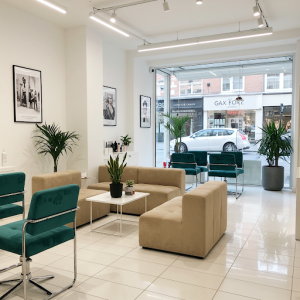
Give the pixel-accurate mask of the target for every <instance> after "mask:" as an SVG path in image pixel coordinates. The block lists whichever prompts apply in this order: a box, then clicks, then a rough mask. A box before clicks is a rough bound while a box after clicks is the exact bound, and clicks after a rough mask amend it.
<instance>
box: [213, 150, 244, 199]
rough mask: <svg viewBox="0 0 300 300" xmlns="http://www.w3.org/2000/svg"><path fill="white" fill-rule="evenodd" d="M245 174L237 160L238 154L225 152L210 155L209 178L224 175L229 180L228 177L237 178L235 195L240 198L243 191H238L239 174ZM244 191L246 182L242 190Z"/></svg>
mask: <svg viewBox="0 0 300 300" xmlns="http://www.w3.org/2000/svg"><path fill="white" fill-rule="evenodd" d="M242 174H244V169H242V168H239V167H238V164H237V162H236V155H235V154H233V152H230V154H229V153H228V152H223V153H221V154H211V155H210V156H209V164H208V180H209V177H210V176H212V177H221V178H223V177H224V179H225V180H224V181H225V182H227V178H235V196H236V199H238V198H239V197H240V196H241V194H242V193H238V191H237V185H238V184H237V181H238V176H239V175H242ZM243 191H244V184H243V188H242V192H243Z"/></svg>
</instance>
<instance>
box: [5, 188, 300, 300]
mask: <svg viewBox="0 0 300 300" xmlns="http://www.w3.org/2000/svg"><path fill="white" fill-rule="evenodd" d="M230 188H232V187H230ZM126 217H128V218H129V219H131V220H133V221H138V217H136V216H126ZM19 219H20V218H18V217H14V218H9V219H7V220H5V221H3V220H2V221H0V226H1V225H3V224H6V223H9V222H13V221H17V220H19ZM113 219H115V215H114V214H110V215H109V216H108V217H104V218H101V219H100V220H97V221H96V222H95V223H94V226H95V227H97V226H99V225H102V224H105V223H107V222H108V221H109V220H113ZM117 229H118V224H116V223H115V224H112V225H111V226H108V228H107V230H109V232H110V233H112V232H113V230H117ZM138 238H139V232H138V223H131V222H127V223H126V224H124V231H123V236H122V237H118V236H110V235H106V234H103V233H96V232H91V231H90V226H89V225H86V226H82V227H80V228H79V229H78V230H77V239H78V241H77V245H78V247H77V258H78V260H77V268H78V276H77V281H76V284H75V285H74V287H73V288H72V289H70V290H67V291H65V292H64V293H63V294H61V295H59V296H58V297H57V298H55V299H63V300H300V242H298V241H297V242H296V241H295V194H292V193H291V192H288V191H283V192H267V191H264V190H263V189H262V188H259V187H251V188H250V187H246V188H245V191H244V194H243V195H242V196H241V197H240V198H239V199H238V200H236V199H235V198H234V197H232V196H229V197H228V224H227V230H226V233H225V234H224V235H223V236H222V238H221V239H220V241H219V242H218V243H217V245H215V247H214V248H213V249H212V250H211V251H210V253H209V254H208V255H207V257H206V258H204V259H202V258H195V257H189V256H184V255H179V254H174V253H167V252H162V251H155V250H150V249H142V248H141V247H140V246H139V240H138ZM32 259H33V262H32V263H31V272H32V275H33V276H38V275H49V274H53V275H54V276H55V278H54V279H50V280H46V281H42V280H41V281H39V283H40V284H41V285H43V286H45V287H46V288H49V289H50V290H51V291H56V290H58V289H59V288H61V287H63V286H66V285H68V284H70V283H71V282H72V280H73V242H72V241H70V242H67V243H64V244H62V245H60V246H57V247H55V248H52V249H49V250H47V251H46V252H45V253H41V254H39V255H35V256H33V257H32ZM18 261H19V257H18V255H16V254H13V253H9V252H6V251H2V250H0V269H2V268H5V267H7V266H10V265H12V264H16V263H18ZM20 273H21V268H15V269H13V270H10V271H9V272H6V273H2V274H0V281H1V280H7V279H11V278H12V279H14V278H19V276H20ZM11 287H12V284H0V296H1V295H2V294H3V293H4V292H5V291H7V290H8V289H10V288H11ZM21 296H22V289H21V288H18V289H16V290H15V291H14V292H13V293H12V294H11V295H10V296H9V297H7V298H6V299H7V300H21V299H23V298H22V297H21ZM45 297H46V294H45V293H44V292H43V291H40V290H38V289H37V288H35V287H34V286H31V287H30V289H29V300H38V299H39V300H42V299H44V298H45ZM6 299H5V300H6Z"/></svg>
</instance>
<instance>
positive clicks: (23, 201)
mask: <svg viewBox="0 0 300 300" xmlns="http://www.w3.org/2000/svg"><path fill="white" fill-rule="evenodd" d="M25 193H26V191H23V192H18V193H12V194H6V195H1V196H0V198H4V197H9V196H15V195H20V194H23V199H22V206H23V220H25ZM0 299H1V298H0Z"/></svg>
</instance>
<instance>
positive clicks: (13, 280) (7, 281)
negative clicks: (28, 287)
mask: <svg viewBox="0 0 300 300" xmlns="http://www.w3.org/2000/svg"><path fill="white" fill-rule="evenodd" d="M20 280H22V279H12V280H5V281H0V284H5V283H9V282H15V281H20Z"/></svg>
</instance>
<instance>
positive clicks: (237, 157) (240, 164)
mask: <svg viewBox="0 0 300 300" xmlns="http://www.w3.org/2000/svg"><path fill="white" fill-rule="evenodd" d="M221 154H232V155H234V157H235V162H236V164H237V166H238V168H243V152H239V151H234V152H224V151H223V152H221Z"/></svg>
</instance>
